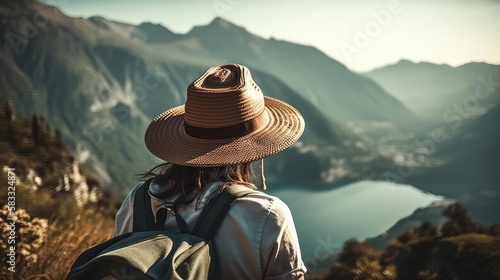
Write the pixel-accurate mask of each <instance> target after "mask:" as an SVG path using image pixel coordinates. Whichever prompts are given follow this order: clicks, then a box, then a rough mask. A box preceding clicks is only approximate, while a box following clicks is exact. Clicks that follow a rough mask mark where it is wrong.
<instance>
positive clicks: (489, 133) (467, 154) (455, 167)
mask: <svg viewBox="0 0 500 280" xmlns="http://www.w3.org/2000/svg"><path fill="white" fill-rule="evenodd" d="M499 118H500V106H496V107H495V108H493V109H491V110H490V111H489V112H488V113H486V114H485V115H483V116H480V117H478V118H475V119H469V120H466V121H464V122H463V124H462V125H461V130H460V131H461V133H459V134H458V135H456V136H455V137H453V138H451V139H450V140H449V141H446V142H444V143H442V144H441V145H439V146H438V148H437V149H436V152H435V157H439V158H441V159H442V160H443V161H444V163H443V164H442V165H440V166H438V167H434V168H424V169H422V170H420V171H419V172H417V173H416V174H414V176H412V177H410V178H409V180H408V182H409V183H411V184H412V185H414V186H416V187H418V188H420V189H422V190H425V191H428V192H431V193H434V194H438V195H444V196H446V197H448V198H453V199H458V200H460V201H463V203H464V205H465V206H466V207H467V208H468V209H469V210H470V213H471V215H472V216H473V217H474V219H475V220H477V221H481V222H482V223H485V224H489V223H494V222H500V216H499V215H498V213H499V211H500V208H499V205H500V186H499V184H498V182H499V181H500V175H499V173H498V166H500V158H499V157H498V155H500V144H499V142H498V139H499V136H500V128H499V126H498V125H497V121H498V119H499Z"/></svg>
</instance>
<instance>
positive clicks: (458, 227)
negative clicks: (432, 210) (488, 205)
mask: <svg viewBox="0 0 500 280" xmlns="http://www.w3.org/2000/svg"><path fill="white" fill-rule="evenodd" d="M443 216H445V217H448V220H447V221H446V222H445V223H444V224H443V225H442V227H441V236H442V237H449V236H455V235H459V234H464V233H472V232H477V231H478V228H479V227H478V225H477V224H476V223H475V222H474V221H473V220H472V218H471V217H470V216H469V213H468V211H467V208H465V207H464V206H463V205H462V204H461V203H458V202H456V203H453V204H452V205H450V206H448V207H447V208H446V209H444V210H443Z"/></svg>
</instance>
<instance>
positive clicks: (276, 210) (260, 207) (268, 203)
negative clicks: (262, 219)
mask: <svg viewBox="0 0 500 280" xmlns="http://www.w3.org/2000/svg"><path fill="white" fill-rule="evenodd" d="M235 205H237V206H236V207H240V208H246V209H245V210H247V211H251V212H256V211H258V212H260V213H261V214H264V215H266V216H273V217H274V218H278V219H280V218H283V219H284V218H286V217H289V216H290V217H291V212H290V208H289V207H288V205H287V204H286V203H285V202H284V201H283V200H281V199H280V198H278V197H276V196H273V195H269V194H267V193H265V192H263V191H260V190H255V191H253V192H251V193H250V194H248V195H246V196H244V197H242V198H239V199H238V203H236V204H235Z"/></svg>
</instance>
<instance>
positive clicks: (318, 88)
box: [157, 18, 416, 126]
mask: <svg viewBox="0 0 500 280" xmlns="http://www.w3.org/2000/svg"><path fill="white" fill-rule="evenodd" d="M157 47H158V49H159V50H160V51H162V52H166V51H168V50H169V48H172V47H174V48H178V49H186V48H188V49H189V51H190V52H194V53H196V54H198V55H200V56H205V57H207V59H209V60H210V59H212V60H216V61H219V63H226V62H228V63H229V62H231V63H241V64H244V65H248V66H249V67H251V68H252V69H260V70H262V71H265V72H267V73H271V74H272V75H274V76H276V77H277V78H278V79H280V80H282V81H283V82H284V83H286V84H287V85H288V86H289V87H290V88H292V89H294V90H295V91H297V92H298V93H299V94H301V95H302V96H303V97H305V98H306V99H308V100H310V101H311V102H312V103H313V104H314V105H315V106H316V107H317V108H319V109H320V110H321V111H323V113H325V114H326V115H327V116H328V117H330V118H332V119H335V120H338V121H339V122H340V123H341V124H343V123H345V122H346V121H349V120H368V121H389V122H394V123H398V124H399V125H403V126H404V125H408V124H413V123H414V122H415V121H416V118H415V116H414V115H413V113H411V112H410V111H409V110H408V109H407V108H406V107H405V105H403V104H402V103H401V102H399V101H398V100H397V99H395V98H394V97H392V96H391V95H389V94H388V93H387V92H385V91H384V90H383V89H382V88H381V87H380V86H379V85H378V84H377V83H375V82H373V81H371V80H370V79H367V78H366V77H364V76H361V75H358V74H356V73H354V72H352V71H350V70H349V69H347V68H346V67H345V66H344V65H342V64H341V63H339V62H337V61H336V60H334V59H331V58H330V57H328V56H327V55H326V54H324V53H322V52H321V51H319V50H318V49H316V48H314V47H310V46H303V45H298V44H294V43H290V42H286V41H279V40H275V39H272V38H271V39H269V40H267V39H264V38H261V37H259V36H256V35H253V34H251V33H250V32H248V31H247V30H246V29H245V28H243V27H239V26H236V25H234V24H232V23H230V22H228V21H226V20H224V19H222V18H216V19H214V20H213V21H212V22H211V23H209V24H208V25H206V26H197V27H194V28H193V29H192V30H191V31H189V32H188V33H187V34H186V35H185V36H184V37H182V38H180V39H179V40H178V41H175V42H173V43H171V44H166V45H165V46H164V48H162V47H161V46H157Z"/></svg>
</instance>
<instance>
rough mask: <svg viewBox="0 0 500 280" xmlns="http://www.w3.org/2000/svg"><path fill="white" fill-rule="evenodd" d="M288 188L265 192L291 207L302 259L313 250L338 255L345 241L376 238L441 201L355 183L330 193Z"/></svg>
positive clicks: (395, 187)
mask: <svg viewBox="0 0 500 280" xmlns="http://www.w3.org/2000/svg"><path fill="white" fill-rule="evenodd" d="M273 186H274V187H275V188H274V190H273ZM288 186H290V187H291V188H290V189H286V186H285V185H284V184H271V183H269V184H268V189H267V191H266V192H267V193H268V194H270V195H274V196H277V197H279V198H280V199H281V200H283V201H284V202H285V203H286V204H287V205H288V206H289V207H290V210H291V211H292V215H293V218H294V221H295V226H296V228H297V233H298V235H299V241H300V247H301V250H302V257H303V258H308V257H312V256H314V254H315V251H316V254H318V253H319V254H321V255H325V254H326V252H327V251H330V252H331V250H335V251H339V250H341V249H342V245H343V243H344V241H346V240H347V239H349V238H353V237H355V238H360V239H364V238H368V237H374V236H377V235H379V234H381V233H383V232H385V231H386V230H388V229H389V228H390V227H391V226H393V225H394V224H395V223H396V222H397V221H398V220H399V219H401V218H403V217H406V216H408V215H410V214H411V213H413V211H415V210H416V209H417V208H420V207H425V206H427V205H429V204H430V203H432V202H433V201H436V200H442V199H443V197H440V196H435V195H432V194H429V193H424V192H422V191H421V190H419V189H417V188H415V187H412V186H410V185H404V184H395V183H391V182H378V181H359V182H355V183H352V184H349V185H345V186H342V187H337V188H335V189H332V190H329V191H307V190H305V189H304V188H303V186H302V188H299V187H298V186H291V185H290V184H288ZM311 189H314V188H313V186H311Z"/></svg>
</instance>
